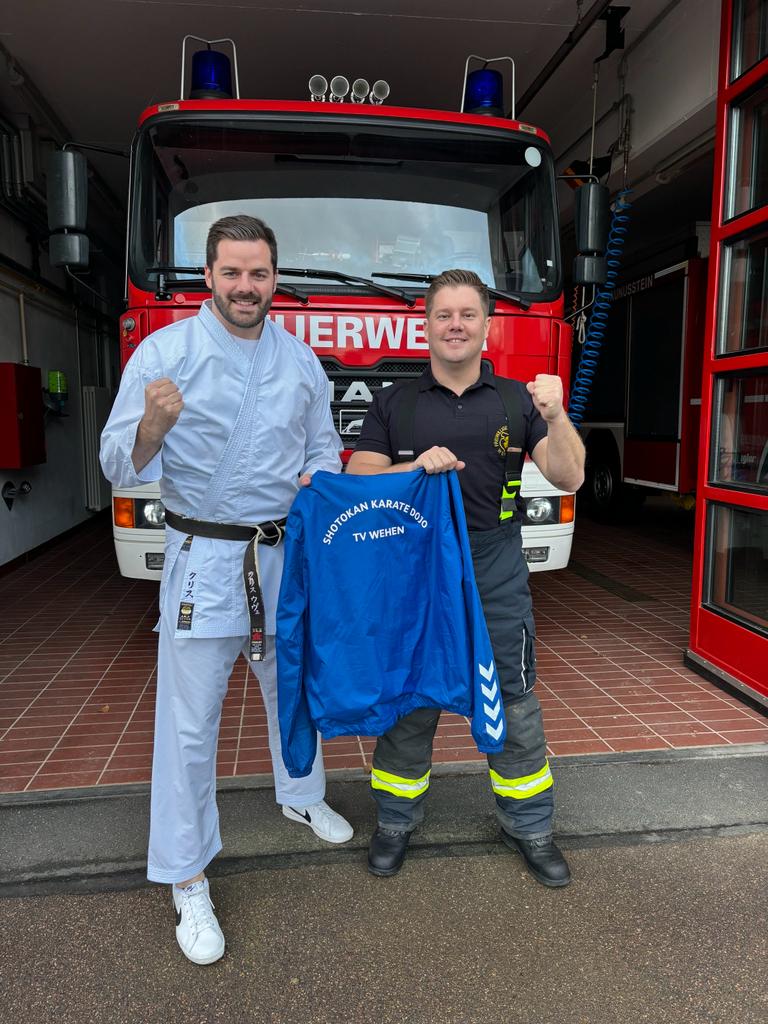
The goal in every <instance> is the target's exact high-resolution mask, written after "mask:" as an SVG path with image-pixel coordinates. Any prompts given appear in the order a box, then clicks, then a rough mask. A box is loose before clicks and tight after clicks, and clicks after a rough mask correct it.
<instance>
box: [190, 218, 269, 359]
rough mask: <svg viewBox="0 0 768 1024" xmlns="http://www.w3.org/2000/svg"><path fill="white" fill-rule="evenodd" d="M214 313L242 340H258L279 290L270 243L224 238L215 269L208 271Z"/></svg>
mask: <svg viewBox="0 0 768 1024" xmlns="http://www.w3.org/2000/svg"><path fill="white" fill-rule="evenodd" d="M205 283H206V284H207V285H208V287H209V288H210V289H211V293H212V296H213V307H214V313H215V314H216V315H217V316H218V318H219V320H221V321H222V322H223V323H224V325H225V326H226V328H227V330H228V331H230V332H231V333H232V334H234V335H236V336H237V337H240V338H250V339H253V340H255V339H257V338H260V337H261V331H262V327H263V324H264V318H265V317H266V315H267V313H268V312H269V309H270V307H271V305H272V296H273V295H274V294H275V288H276V287H277V274H276V272H275V269H274V267H273V266H272V256H271V253H270V251H269V246H268V245H267V243H266V242H261V241H259V242H235V241H232V240H231V239H228V238H223V239H222V240H221V241H220V242H219V244H218V248H217V250H216V259H215V260H214V263H213V266H212V267H206V268H205Z"/></svg>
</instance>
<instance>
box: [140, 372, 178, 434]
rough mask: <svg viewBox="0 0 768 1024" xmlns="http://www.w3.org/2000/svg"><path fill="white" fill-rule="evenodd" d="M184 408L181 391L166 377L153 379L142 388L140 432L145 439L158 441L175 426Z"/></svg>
mask: <svg viewBox="0 0 768 1024" xmlns="http://www.w3.org/2000/svg"><path fill="white" fill-rule="evenodd" d="M183 408H184V402H183V400H182V397H181V392H180V391H179V389H178V388H177V387H176V385H175V384H174V383H173V381H172V380H169V379H168V377H161V378H160V379H159V380H153V381H151V382H150V383H149V384H147V386H146V388H144V416H143V417H142V421H141V427H142V433H143V435H144V436H145V437H146V438H147V440H152V441H156V442H160V441H162V440H163V438H164V437H165V435H166V434H167V433H168V431H169V430H170V429H171V427H173V426H175V424H176V421H177V420H178V418H179V416H180V415H181V410H182V409H183Z"/></svg>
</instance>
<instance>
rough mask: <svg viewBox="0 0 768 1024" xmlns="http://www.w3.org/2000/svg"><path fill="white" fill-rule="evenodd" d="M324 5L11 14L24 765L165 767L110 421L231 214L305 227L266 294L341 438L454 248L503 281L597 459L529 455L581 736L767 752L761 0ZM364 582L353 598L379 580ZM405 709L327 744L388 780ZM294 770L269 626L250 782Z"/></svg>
mask: <svg viewBox="0 0 768 1024" xmlns="http://www.w3.org/2000/svg"><path fill="white" fill-rule="evenodd" d="M321 6H323V7H324V8H327V9H324V10H322V11H319V10H311V9H309V8H307V7H306V6H305V5H296V6H292V5H286V6H285V7H284V8H281V7H280V5H274V4H273V5H265V4H261V3H259V2H258V0H245V2H240V3H237V4H235V3H229V2H219V3H216V4H205V3H196V2H194V3H189V4H186V5H182V6H179V5H178V4H174V3H170V2H168V3H166V2H163V0H157V2H154V3H138V2H136V3H134V2H131V0H124V2H123V0H112V2H108V3H103V2H101V0H68V2H67V3H66V4H59V3H53V2H47V0H26V2H25V3H23V4H13V5H9V6H8V7H7V9H6V10H5V11H4V27H3V32H2V36H1V38H0V135H1V137H0V143H1V145H0V167H1V171H2V173H1V176H0V177H1V181H0V467H2V471H1V472H0V491H1V494H2V501H1V502H0V566H1V567H2V568H0V603H1V607H2V617H1V618H0V792H1V793H2V794H3V799H4V800H21V799H22V798H23V799H26V800H32V799H33V798H34V799H38V798H40V799H43V798H46V799H48V798H50V799H54V798H61V797H62V795H63V796H64V797H66V798H67V799H71V800H75V799H77V797H78V795H79V794H81V795H87V796H88V797H89V798H92V799H93V798H97V797H99V795H100V794H107V795H108V794H110V793H125V792H129V791H131V787H134V788H135V790H136V791H137V792H142V793H146V791H147V788H148V783H149V780H150V773H151V764H152V754H153V717H154V705H155V680H156V658H157V635H156V633H155V632H153V630H154V627H155V625H156V622H157V618H158V589H159V582H160V578H161V574H162V568H163V564H164V546H163V543H164V536H165V528H164V519H165V509H164V506H163V503H162V501H161V497H160V489H159V487H158V485H157V483H145V484H142V486H141V487H138V488H124V489H119V488H115V489H114V490H113V489H112V487H111V486H110V484H109V483H108V482H107V480H106V479H105V478H104V476H103V474H102V471H101V468H100V463H99V444H100V435H101V431H102V429H103V427H104V425H105V422H106V420H107V417H108V415H109V412H110V409H111V407H112V403H113V401H114V398H115V395H116V393H117V389H118V387H119V384H120V379H121V374H122V372H123V369H124V367H125V365H126V364H127V362H128V360H129V359H130V358H131V357H132V356H133V354H134V353H135V352H136V351H137V349H140V346H141V344H142V342H143V340H144V338H146V337H147V336H148V335H150V334H152V333H153V332H155V331H157V330H160V329H162V328H165V327H167V326H168V325H171V324H174V323H176V322H177V321H179V320H181V319H183V318H185V317H190V316H194V315H195V314H197V312H198V310H199V308H200V304H201V302H203V301H205V300H206V299H208V298H209V297H210V293H209V291H208V288H207V286H206V281H205V276H204V268H205V261H206V253H205V239H206V234H207V230H208V228H209V226H210V224H211V223H212V222H213V221H215V220H216V219H218V218H220V217H223V216H227V215H231V214H237V213H246V214H251V215H253V216H258V217H261V218H263V219H264V220H265V221H266V222H267V223H268V224H269V225H271V226H272V227H273V228H274V230H275V233H276V235H277V240H278V245H279V271H280V273H279V278H278V287H277V290H276V293H275V296H274V301H273V303H272V307H271V311H270V314H269V315H270V317H271V318H272V319H273V321H274V322H276V323H278V324H280V325H281V326H283V327H284V328H286V329H287V330H288V331H290V332H291V333H293V334H295V335H296V336H297V337H298V338H299V339H300V340H301V341H303V342H304V343H306V345H308V346H309V347H310V349H311V350H312V351H313V352H314V353H315V355H316V356H317V357H318V359H319V361H320V365H321V367H322V370H323V371H324V373H325V375H326V376H327V378H328V381H329V401H330V406H331V412H332V417H333V422H334V427H335V429H336V431H337V432H338V434H339V437H340V439H341V442H342V444H343V448H344V461H346V460H347V459H348V458H349V455H350V453H351V452H352V451H354V448H355V443H356V439H357V436H358V435H359V433H360V429H361V424H362V421H363V418H364V417H365V414H366V411H367V408H368V406H369V404H370V402H371V401H372V400H373V398H374V396H375V395H376V393H377V392H378V391H379V390H380V389H383V388H386V387H388V386H391V385H392V384H393V383H394V382H396V381H398V380H400V379H402V378H411V379H415V378H417V377H418V376H419V375H420V374H421V373H422V372H423V370H424V369H425V367H426V366H427V365H428V360H429V351H428V342H427V338H426V333H425V310H424V294H425V291H426V288H427V287H428V285H429V283H430V281H431V280H432V278H433V277H435V276H436V275H438V274H440V273H441V272H442V271H444V270H446V269H449V268H455V267H458V268H462V269H468V270H472V271H474V272H475V273H477V274H478V275H479V276H480V277H481V278H482V280H483V281H484V282H485V284H486V285H487V286H488V287H489V289H491V302H492V309H491V313H492V321H491V328H490V331H489V333H488V337H487V341H486V343H485V352H484V357H485V358H486V360H487V361H488V363H489V364H490V365H491V367H492V368H493V370H494V371H495V372H496V373H497V374H500V375H503V376H508V377H513V378H516V379H518V380H521V381H522V382H523V383H527V382H529V381H532V380H534V379H535V377H536V375H537V374H556V375H558V376H560V377H561V378H562V380H563V384H564V388H565V394H566V402H567V408H568V412H569V415H570V417H571V420H572V422H573V423H574V424H575V425H576V426H577V427H578V430H579V432H580V434H581V437H582V439H583V441H584V444H585V446H586V471H585V482H584V485H583V486H582V487H581V489H580V490H579V491H578V492H577V493H576V495H575V499H574V496H573V495H571V494H568V493H564V492H562V491H560V490H558V489H557V488H554V487H552V486H550V485H549V484H548V483H547V481H546V480H545V478H544V477H543V476H542V475H541V474H540V473H539V472H538V471H537V470H536V467H535V466H534V464H533V463H532V462H531V460H530V459H528V460H526V462H525V465H524V466H523V470H522V485H521V486H522V495H523V498H524V499H525V511H524V513H522V514H523V515H524V519H523V526H522V535H523V548H524V553H525V556H526V559H527V561H528V567H529V569H530V586H531V590H532V593H533V605H534V614H535V629H536V650H537V669H536V671H537V682H536V687H537V692H538V695H539V699H540V702H541V705H542V708H543V714H544V723H545V729H546V736H547V743H548V751H547V753H548V757H549V759H550V761H551V763H552V764H553V766H554V767H555V769H556V768H557V766H558V765H570V764H574V763H577V764H582V763H583V764H595V763H598V764H599V763H610V764H620V763H622V761H623V760H626V761H627V762H628V763H631V762H633V759H634V762H642V763H662V762H663V763H673V762H675V760H676V759H680V760H681V762H682V761H684V760H685V759H686V758H687V759H691V758H692V757H694V755H695V756H697V757H705V756H706V757H712V758H718V759H720V760H721V761H725V760H727V759H728V758H729V757H732V756H734V754H735V753H741V754H744V753H755V752H763V753H764V752H765V751H766V750H768V746H767V744H768V720H767V719H766V715H765V708H766V704H768V668H767V667H766V666H768V3H766V0H637V2H635V0H630V2H629V3H627V4H625V5H622V6H619V5H617V4H613V3H611V2H608V0H547V2H546V3H531V2H527V0H487V2H486V3H484V4H482V5H475V7H474V8H472V7H471V5H470V6H468V5H467V4H466V3H463V2H461V3H460V2H458V0H444V2H443V3H441V4H440V5H439V13H438V5H435V4H432V3H429V2H425V0H409V2H408V3H405V2H403V0H392V2H389V3H386V4H383V3H381V2H380V0H379V2H376V0H359V2H357V3H356V4H354V5H348V4H335V5H334V4H330V5H321ZM352 6H354V12H353V11H352V10H351V7H352ZM475 12H476V13H475ZM421 572H422V568H421V567H414V580H413V585H414V587H418V586H419V583H420V579H421V575H420V574H421ZM358 582H359V597H358V600H357V601H356V602H353V604H354V605H356V607H349V608H347V609H346V611H345V612H344V617H345V620H346V622H347V624H348V622H349V620H350V619H354V616H355V615H356V614H361V615H362V614H364V615H365V616H366V618H367V619H370V618H371V617H372V616H375V615H376V614H377V611H376V609H375V608H372V607H370V602H371V597H370V595H371V593H372V590H371V589H370V580H368V579H366V578H364V577H363V576H361V578H360V579H359V581H358ZM380 614H381V615H386V614H387V612H386V609H385V608H382V609H381V611H380ZM180 621H181V620H180ZM374 743H375V739H374V738H371V737H367V736H357V735H341V736H338V737H336V738H333V739H330V740H328V741H326V742H325V745H324V746H325V763H326V768H327V770H328V773H329V778H331V779H333V778H338V779H355V778H358V779H361V780H363V779H366V778H367V776H368V775H369V774H370V770H371V755H372V751H373V747H374ZM271 770H272V765H271V760H270V753H269V748H268V743H267V727H266V717H265V709H264V705H263V702H262V697H261V693H260V690H259V687H258V686H257V685H255V682H254V678H253V675H251V674H249V672H248V670H247V665H246V663H245V661H244V660H243V659H242V658H241V659H240V660H239V661H238V662H237V664H236V666H235V669H234V672H233V675H232V677H231V679H230V683H229V689H228V692H227V695H226V698H225V701H224V707H223V716H222V724H221V731H220V739H219V744H218V778H219V784H220V786H223V787H225V788H226V787H230V788H232V787H235V786H237V785H242V786H253V787H258V786H262V787H268V786H269V785H270V784H271V782H270V779H271V775H270V773H271ZM434 770H435V773H436V774H437V775H440V774H443V775H448V774H451V773H454V774H461V773H472V772H476V773H479V772H480V771H481V770H485V758H484V755H482V754H481V753H480V752H479V751H478V749H477V747H476V746H475V744H474V742H473V739H472V736H471V733H470V723H469V720H468V719H466V718H463V717H461V716H457V715H453V714H444V715H443V716H442V718H441V721H440V725H439V727H438V732H437V736H436V740H435V756H434ZM371 813H372V812H371Z"/></svg>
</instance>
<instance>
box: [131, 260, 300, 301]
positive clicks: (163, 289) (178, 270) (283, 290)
mask: <svg viewBox="0 0 768 1024" xmlns="http://www.w3.org/2000/svg"><path fill="white" fill-rule="evenodd" d="M145 273H146V275H147V277H156V278H157V292H156V293H155V298H156V299H157V300H158V301H160V302H161V301H163V299H165V298H167V299H170V297H171V291H172V289H171V288H170V286H171V285H175V286H177V287H176V289H175V290H176V291H183V290H184V288H193V289H195V290H196V291H197V290H198V289H201V288H202V289H207V288H208V285H207V284H206V283H205V278H200V277H199V278H193V279H192V280H191V281H190V280H186V281H167V280H166V278H165V275H166V274H204V273H205V267H147V269H146V271H145ZM275 291H276V292H278V293H279V294H280V295H288V296H290V298H292V299H297V300H298V301H299V302H300V303H301V304H302V306H306V305H308V304H309V296H308V295H307V294H306V293H305V292H300V291H299V290H298V288H293V287H291V285H289V284H281V283H280V282H279V281H278V283H277V288H276V289H275Z"/></svg>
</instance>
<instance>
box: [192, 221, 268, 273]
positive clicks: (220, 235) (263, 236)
mask: <svg viewBox="0 0 768 1024" xmlns="http://www.w3.org/2000/svg"><path fill="white" fill-rule="evenodd" d="M224 238H226V239H229V240H230V241H231V242H266V243H267V245H268V246H269V252H270V255H271V256H272V269H273V270H277V239H276V238H275V233H274V231H273V230H272V228H271V227H269V226H268V225H267V224H265V223H264V221H263V220H259V218H258V217H249V216H248V214H247V213H238V214H237V215H236V216H234V217H222V218H221V220H217V221H216V223H215V224H211V227H210V230H209V232H208V239H207V241H206V243H205V264H206V266H207V267H209V268H210V267H212V266H213V264H214V263H215V262H216V254H217V252H218V249H219V242H220V241H221V240H222V239H224Z"/></svg>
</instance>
